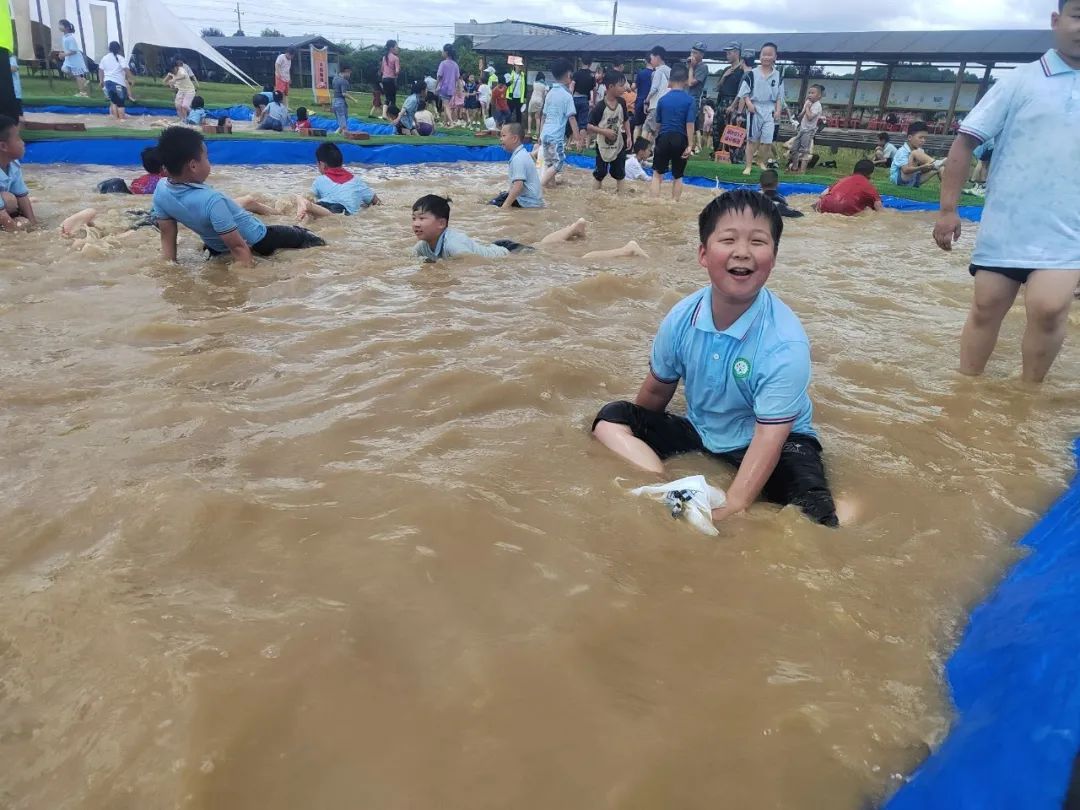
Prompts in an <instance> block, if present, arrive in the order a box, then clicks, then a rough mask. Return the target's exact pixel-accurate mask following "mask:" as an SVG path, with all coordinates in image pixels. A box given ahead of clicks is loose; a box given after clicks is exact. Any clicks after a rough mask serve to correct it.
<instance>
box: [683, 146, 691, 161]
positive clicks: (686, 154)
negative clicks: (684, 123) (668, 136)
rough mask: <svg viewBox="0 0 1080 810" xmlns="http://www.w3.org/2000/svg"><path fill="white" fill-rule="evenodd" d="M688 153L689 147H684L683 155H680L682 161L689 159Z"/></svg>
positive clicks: (689, 151)
mask: <svg viewBox="0 0 1080 810" xmlns="http://www.w3.org/2000/svg"><path fill="white" fill-rule="evenodd" d="M690 153H691V149H690V147H689V146H688V147H686V148H685V149H683V153H682V156H683V160H686V159H687V158H689V157H690Z"/></svg>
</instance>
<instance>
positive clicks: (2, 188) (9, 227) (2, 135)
mask: <svg viewBox="0 0 1080 810" xmlns="http://www.w3.org/2000/svg"><path fill="white" fill-rule="evenodd" d="M25 154H26V144H25V143H24V142H23V139H22V137H21V136H20V135H19V125H18V124H17V123H16V121H15V119H13V118H8V117H7V116H6V115H0V202H2V205H0V229H3V230H5V231H21V230H24V229H25V228H27V227H28V226H33V225H35V224H36V223H37V218H36V217H35V216H34V207H33V206H32V205H31V204H30V189H28V188H27V187H26V182H25V181H24V180H23V176H22V167H21V166H20V165H19V161H20V160H22V156H23V155H25Z"/></svg>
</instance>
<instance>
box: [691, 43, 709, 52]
mask: <svg viewBox="0 0 1080 810" xmlns="http://www.w3.org/2000/svg"><path fill="white" fill-rule="evenodd" d="M690 50H692V51H697V52H698V53H705V52H706V51H707V50H709V49H708V48H707V47H706V46H705V43H704V42H695V43H694V44H693V45H692V46H691V48H690Z"/></svg>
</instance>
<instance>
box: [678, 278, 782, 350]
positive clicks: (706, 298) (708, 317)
mask: <svg viewBox="0 0 1080 810" xmlns="http://www.w3.org/2000/svg"><path fill="white" fill-rule="evenodd" d="M764 308H765V288H764V287H762V288H761V289H760V290H758V294H757V298H755V299H754V303H752V304H751V305H750V307H749V308H748V309H747V310H746V312H744V313H743V314H742V315H740V316H739V318H738V320H736V321H735V323H733V324H732V325H731V326H729V327H728V328H727V329H717V328H716V326H715V325H714V324H713V317H712V287H709V288H708V289H707V290H706V291H705V294H704V295H702V296H701V300H700V301H698V305H697V307H695V308H694V314H693V316H692V317H691V323H693V325H694V326H695V327H696V328H698V329H700V330H701V331H702V332H712V333H713V334H715V335H727V336H728V337H731V338H735V340H742V339H743V338H745V337H746V333H747V332H749V331H750V327H751V326H752V325H753V323H754V321H756V320H757V318H758V315H760V314H761V311H762V310H763V309H764Z"/></svg>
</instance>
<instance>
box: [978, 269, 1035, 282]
mask: <svg viewBox="0 0 1080 810" xmlns="http://www.w3.org/2000/svg"><path fill="white" fill-rule="evenodd" d="M980 270H985V271H986V272H987V273H999V274H1000V275H1003V276H1005V278H1010V279H1012V280H1013V281H1015V282H1016V283H1018V284H1024V283H1025V282H1026V281H1027V280H1028V276H1030V275H1031V274H1032V273H1034V272H1035V271H1034V270H1021V269H1020V268H1019V267H983V266H982V265H981V264H973V265H970V266H969V267H968V272H969V273H971V275H975V274H976V273H978V272H979V271H980Z"/></svg>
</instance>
